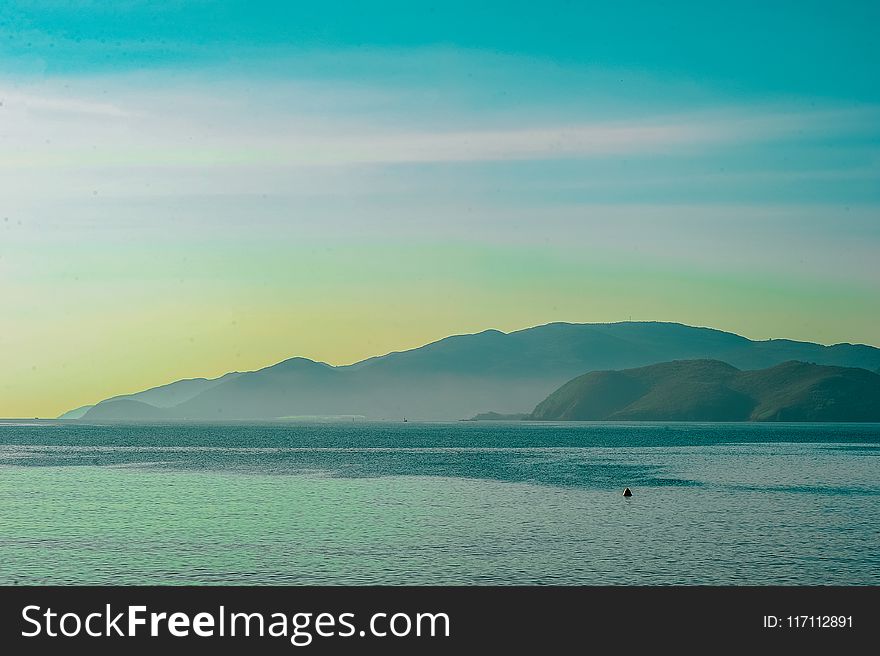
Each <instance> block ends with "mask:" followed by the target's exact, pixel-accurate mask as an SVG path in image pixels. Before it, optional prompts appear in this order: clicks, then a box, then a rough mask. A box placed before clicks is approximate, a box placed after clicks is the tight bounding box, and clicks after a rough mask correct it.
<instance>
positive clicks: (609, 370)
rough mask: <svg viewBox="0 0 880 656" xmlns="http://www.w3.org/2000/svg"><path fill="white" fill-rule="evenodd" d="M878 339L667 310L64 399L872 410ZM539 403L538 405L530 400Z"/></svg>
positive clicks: (136, 414) (643, 410) (266, 411)
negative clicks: (765, 331) (810, 337)
mask: <svg viewBox="0 0 880 656" xmlns="http://www.w3.org/2000/svg"><path fill="white" fill-rule="evenodd" d="M878 368H880V349H878V348H875V347H872V346H866V345H860V344H836V345H832V346H824V345H821V344H814V343H811V342H798V341H792V340H785V339H772V340H765V341H754V340H750V339H747V338H745V337H741V336H739V335H736V334H733V333H729V332H724V331H720V330H714V329H711V328H699V327H693V326H686V325H682V324H677V323H660V322H621V323H610V324H572V323H551V324H546V325H543V326H537V327H534V328H528V329H525V330H519V331H514V332H510V333H503V332H501V331H498V330H487V331H484V332H480V333H476V334H469V335H455V336H451V337H447V338H445V339H441V340H439V341H436V342H433V343H430V344H427V345H425V346H422V347H420V348H415V349H411V350H408V351H401V352H395V353H389V354H387V355H383V356H378V357H373V358H369V359H367V360H363V361H361V362H357V363H355V364H351V365H345V366H331V365H329V364H325V363H321V362H315V361H313V360H309V359H307V358H302V357H294V358H291V359H288V360H284V361H282V362H279V363H277V364H275V365H272V366H269V367H265V368H263V369H259V370H256V371H248V372H232V373H228V374H226V375H224V376H221V377H220V378H214V379H205V378H193V379H187V380H181V381H177V382H172V383H169V384H167V385H162V386H160V387H155V388H151V389H148V390H145V391H141V392H136V393H132V394H124V395H120V396H116V397H113V398H110V399H106V400H103V401H100V402H98V403H96V404H95V405H90V406H84V407H82V408H78V409H76V410H72V411H70V412H68V413H66V414H64V415H62V417H61V418H62V419H69V420H81V421H99V422H104V421H187V420H193V421H227V420H235V421H238V420H274V419H281V418H289V417H298V416H312V417H314V416H362V417H364V418H367V419H376V420H400V419H401V418H403V417H408V418H410V419H416V420H457V419H462V418H465V417H473V416H474V415H478V414H479V413H485V412H486V411H489V410H491V411H493V412H494V413H496V414H490V415H484V416H483V417H481V418H508V419H514V418H519V417H521V416H524V415H525V413H528V412H529V411H530V410H531V409H534V412H532V414H531V415H529V416H528V418H530V419H547V420H568V419H571V420H578V419H601V420H646V421H650V420H683V421H688V420H693V421H747V420H757V421H766V420H776V421H878V420H880V395H878V389H880V375H878V374H877V373H875V372H876V371H877V370H878ZM536 406H537V407H536Z"/></svg>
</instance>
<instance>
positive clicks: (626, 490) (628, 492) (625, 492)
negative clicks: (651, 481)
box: [623, 487, 633, 497]
mask: <svg viewBox="0 0 880 656" xmlns="http://www.w3.org/2000/svg"><path fill="white" fill-rule="evenodd" d="M632 495H633V493H632V491H631V490H630V489H629V488H628V487H625V488H623V496H625V497H631V496H632Z"/></svg>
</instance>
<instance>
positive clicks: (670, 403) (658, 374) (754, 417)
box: [528, 360, 880, 422]
mask: <svg viewBox="0 0 880 656" xmlns="http://www.w3.org/2000/svg"><path fill="white" fill-rule="evenodd" d="M528 419H537V420H550V421H566V420H567V421H811V422H819V421H840V422H843V421H865V422H875V421H880V375H878V374H876V373H874V372H871V371H868V370H867V369H860V368H855V367H834V366H827V365H817V364H807V363H804V362H784V363H782V364H779V365H776V366H775V367H770V368H768V369H759V370H753V371H741V370H739V369H737V368H736V367H733V366H731V365H729V364H727V363H725V362H719V361H717V360H683V361H681V360H680V361H674V362H664V363H662V364H655V365H650V366H647V367H641V368H637V369H624V370H620V371H592V372H590V373H587V374H584V375H583V376H578V377H577V378H575V379H573V380H571V381H569V382H567V383H566V384H565V385H563V386H562V387H560V388H559V389H558V390H556V391H555V392H553V393H552V394H550V395H549V396H548V397H547V398H546V399H544V400H543V401H542V402H541V403H539V404H538V406H537V407H536V408H535V410H534V411H533V412H532V414H531V415H530V416H529V417H528Z"/></svg>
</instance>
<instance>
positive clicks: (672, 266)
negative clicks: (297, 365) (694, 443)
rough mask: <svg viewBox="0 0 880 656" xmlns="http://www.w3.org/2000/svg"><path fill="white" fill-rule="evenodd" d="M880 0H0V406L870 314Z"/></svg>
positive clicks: (819, 336)
mask: <svg viewBox="0 0 880 656" xmlns="http://www.w3.org/2000/svg"><path fill="white" fill-rule="evenodd" d="M878 24H880V4H878V3H875V2H851V3H847V2H842V3H841V2H835V3H832V2H821V3H816V2H797V3H795V2H792V3H785V2H776V3H758V2H755V3H747V2H740V3H735V4H732V5H730V6H727V7H718V6H710V4H700V3H693V2H688V3H657V2H645V3H636V2H624V3H589V2H542V3H535V2H498V3H485V2H483V3H481V2H444V3H436V4H434V5H433V6H432V5H431V4H429V3H413V2H385V3H379V2H364V1H362V2H325V3H314V4H313V5H310V6H305V5H304V4H303V3H297V2H259V3H256V2H239V1H218V2H207V1H205V2H199V1H190V2H161V1H153V2H139V1H137V0H130V1H116V2H109V1H108V2H100V1H98V0H93V1H87V0H81V1H75V0H74V1H66V2H61V1H57V2H56V1H48V0H43V1H37V0H30V1H29V0H12V1H6V2H4V3H2V7H0V103H2V105H0V151H2V153H3V157H2V159H0V303H2V305H3V307H5V308H14V311H13V312H4V313H3V315H2V317H0V416H4V415H7V416H8V415H26V416H32V415H37V414H40V415H44V414H52V413H55V412H60V411H62V410H65V409H68V408H69V407H71V406H74V405H77V404H81V403H88V402H93V401H95V400H97V399H99V398H102V397H105V396H108V395H110V394H115V393H119V392H125V391H133V390H135V389H140V388H143V387H147V386H150V385H156V384H161V383H164V382H168V381H169V380H172V379H174V378H179V377H188V376H197V375H215V374H220V373H223V372H225V371H228V370H231V369H248V368H255V367H258V366H263V365H265V364H269V363H271V362H275V361H277V360H280V359H282V358H284V357H289V356H292V355H304V356H307V357H313V358H315V359H321V360H325V361H328V362H331V363H345V362H351V361H354V360H357V359H360V358H363V357H367V356H370V355H374V354H377V353H382V352H387V351H389V350H395V349H400V348H407V347H412V346H417V345H419V344H422V343H425V342H427V341H430V340H432V339H436V338H439V337H443V336H445V335H447V334H450V333H455V332H471V331H476V330H482V329H485V328H488V327H495V328H500V329H505V330H508V329H516V328H521V327H525V326H528V325H534V324H539V323H545V322H548V321H555V320H567V321H617V320H626V319H629V318H630V317H631V318H633V319H659V320H669V321H681V322H685V323H691V324H698V325H709V326H714V327H718V328H722V329H727V330H731V331H734V332H738V333H740V334H745V335H746V336H749V337H753V338H758V339H763V338H769V337H790V338H795V339H806V340H812V341H820V342H824V343H834V342H841V341H850V342H865V343H872V344H880V333H878V329H877V326H878V325H880V267H878V265H877V263H876V262H877V254H878V251H880V212H878V205H880V97H878V96H880V79H878V78H880V75H878V72H877V70H878V67H877V65H876V62H878V61H880V52H878V50H880V47H878V39H877V38H876V26H877V25H878Z"/></svg>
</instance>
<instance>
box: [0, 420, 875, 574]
mask: <svg viewBox="0 0 880 656" xmlns="http://www.w3.org/2000/svg"><path fill="white" fill-rule="evenodd" d="M878 455H880V426H878V425H876V424H860V425H855V424H851V425H828V424H823V425H819V424H801V425H793V424H788V425H786V424H783V425H780V424H775V425H763V424H762V425H751V424H711V425H710V424H706V425H701V424H653V425H652V424H629V425H620V424H617V425H611V424H585V423H573V424H562V425H560V424H541V423H497V424H496V423H492V424H483V423H461V422H457V423H446V424H421V423H415V422H410V423H407V424H379V423H360V422H352V423H351V424H346V423H330V424H302V423H287V424H277V423H276V424H269V423H267V424H252V425H247V424H232V425H143V426H139V425H117V426H110V425H107V426H89V425H73V424H62V423H32V424H26V423H12V422H10V423H5V424H0V508H2V511H0V584H13V583H18V584H114V583H117V584H188V583H192V584H210V583H218V584H219V583H229V584H752V585H768V584H814V585H825V584H846V585H866V584H870V585H877V584H880V549H878V546H880V528H878V527H880V504H878V497H880V477H878V462H880V461H878V460H877V456H878ZM625 486H629V487H630V488H632V489H633V491H634V493H635V494H634V496H633V497H632V498H631V499H624V498H623V497H622V496H621V492H622V490H623V488H624V487H625Z"/></svg>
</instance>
